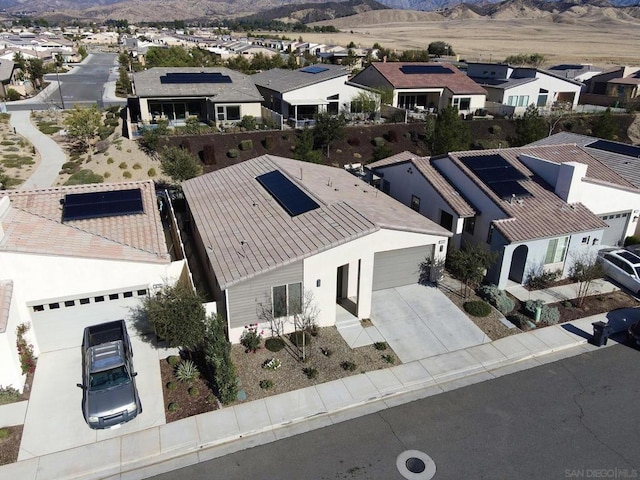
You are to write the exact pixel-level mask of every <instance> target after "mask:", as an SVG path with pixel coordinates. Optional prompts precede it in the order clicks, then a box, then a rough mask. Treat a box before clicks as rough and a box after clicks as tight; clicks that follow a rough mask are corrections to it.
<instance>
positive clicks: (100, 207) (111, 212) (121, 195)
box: [62, 188, 144, 222]
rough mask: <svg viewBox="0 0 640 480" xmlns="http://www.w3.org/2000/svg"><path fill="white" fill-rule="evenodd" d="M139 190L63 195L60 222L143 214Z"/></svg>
mask: <svg viewBox="0 0 640 480" xmlns="http://www.w3.org/2000/svg"><path fill="white" fill-rule="evenodd" d="M143 212H144V208H143V205H142V192H141V191H140V189H139V188H133V189H129V190H113V191H109V192H90V193H70V194H67V195H65V197H64V200H63V208H62V221H63V222H64V221H69V220H85V219H88V218H102V217H116V216H120V215H134V214H138V213H143Z"/></svg>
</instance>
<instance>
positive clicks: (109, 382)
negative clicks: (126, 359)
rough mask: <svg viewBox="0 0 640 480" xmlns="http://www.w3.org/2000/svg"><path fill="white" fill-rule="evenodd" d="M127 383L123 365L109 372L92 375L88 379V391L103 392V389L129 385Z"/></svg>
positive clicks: (104, 371) (127, 378)
mask: <svg viewBox="0 0 640 480" xmlns="http://www.w3.org/2000/svg"><path fill="white" fill-rule="evenodd" d="M129 381H130V380H129V375H128V374H127V370H126V369H125V367H124V365H121V366H119V367H116V368H112V369H111V370H103V371H102V372H95V373H92V374H91V375H90V378H89V390H91V391H95V390H104V389H105V388H111V387H115V386H117V385H122V384H124V383H129Z"/></svg>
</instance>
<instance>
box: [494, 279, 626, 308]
mask: <svg viewBox="0 0 640 480" xmlns="http://www.w3.org/2000/svg"><path fill="white" fill-rule="evenodd" d="M505 290H506V291H507V292H509V293H510V294H511V295H513V296H514V297H516V298H517V299H518V300H520V301H521V302H526V301H527V300H542V301H543V302H544V303H545V304H548V303H557V302H563V301H565V300H571V299H572V298H576V296H577V292H578V284H577V283H570V284H568V285H561V286H559V287H551V288H545V289H543V290H532V291H530V290H527V288H526V287H525V286H524V285H512V286H508V287H507V288H506V289H505ZM617 290H620V288H619V287H617V286H615V285H614V284H613V283H611V282H609V281H607V280H605V279H603V278H600V279H598V280H594V281H593V282H592V283H591V285H590V287H589V295H599V294H603V293H611V292H615V291H617Z"/></svg>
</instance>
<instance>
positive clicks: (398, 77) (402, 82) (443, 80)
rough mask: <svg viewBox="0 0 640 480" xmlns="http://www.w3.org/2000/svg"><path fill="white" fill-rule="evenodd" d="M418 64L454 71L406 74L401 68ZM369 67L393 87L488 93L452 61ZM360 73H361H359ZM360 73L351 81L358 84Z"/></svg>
mask: <svg viewBox="0 0 640 480" xmlns="http://www.w3.org/2000/svg"><path fill="white" fill-rule="evenodd" d="M416 65H438V66H441V67H443V68H448V69H450V70H451V71H452V72H453V73H447V74H443V73H420V74H405V73H403V72H402V70H401V68H402V67H406V66H416ZM367 68H375V69H376V70H377V71H378V72H380V74H381V75H382V76H383V77H384V78H386V79H387V81H388V82H389V83H390V84H391V85H392V86H393V88H395V89H398V88H447V89H449V90H451V92H453V93H454V94H455V95H461V94H474V95H486V93H487V92H486V90H485V89H484V88H482V87H481V86H480V85H478V84H477V83H476V82H474V81H473V80H472V79H470V78H469V77H468V76H467V75H465V74H464V73H462V72H461V71H460V70H458V69H457V68H456V67H454V66H453V65H451V64H450V63H426V62H374V63H372V64H371V65H369V66H368V67H367ZM361 73H362V72H361ZM359 75H360V74H359ZM357 78H358V75H356V76H355V77H354V78H353V79H351V81H352V82H353V83H355V84H358V81H357Z"/></svg>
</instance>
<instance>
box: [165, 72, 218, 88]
mask: <svg viewBox="0 0 640 480" xmlns="http://www.w3.org/2000/svg"><path fill="white" fill-rule="evenodd" d="M160 83H161V84H173V85H178V84H179V85H185V84H186V85H188V84H190V83H231V77H230V76H229V75H223V74H222V73H220V72H176V73H167V74H166V75H163V76H161V77H160Z"/></svg>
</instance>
